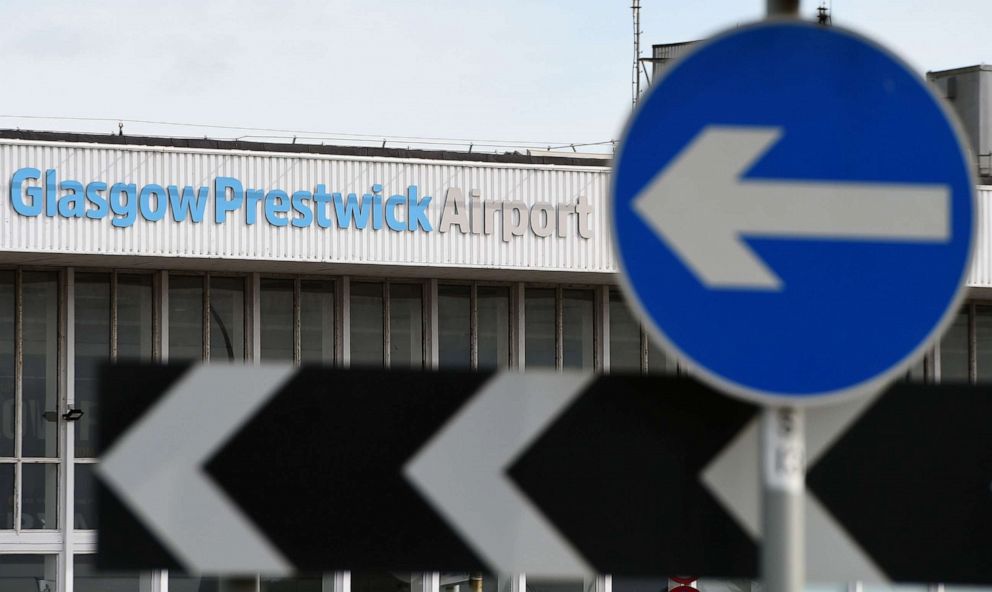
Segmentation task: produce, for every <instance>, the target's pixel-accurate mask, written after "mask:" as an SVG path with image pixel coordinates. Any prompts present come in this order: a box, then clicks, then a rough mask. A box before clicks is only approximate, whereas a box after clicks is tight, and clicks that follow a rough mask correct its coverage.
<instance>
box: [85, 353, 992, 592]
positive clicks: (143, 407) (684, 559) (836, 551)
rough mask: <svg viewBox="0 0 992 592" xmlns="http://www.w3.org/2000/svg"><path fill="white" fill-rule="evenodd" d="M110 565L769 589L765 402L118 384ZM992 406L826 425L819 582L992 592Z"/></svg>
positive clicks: (589, 387)
mask: <svg viewBox="0 0 992 592" xmlns="http://www.w3.org/2000/svg"><path fill="white" fill-rule="evenodd" d="M101 392H102V393H103V397H104V399H103V400H102V404H101V409H102V411H101V439H102V441H103V446H104V451H105V452H104V454H103V455H102V462H101V465H100V469H99V472H100V475H101V479H102V480H103V485H102V486H101V492H100V500H99V503H100V506H99V510H100V516H99V520H100V525H99V527H100V538H99V555H98V561H99V564H100V566H101V567H102V568H104V569H155V568H172V569H183V570H186V571H189V572H199V573H226V574H234V573H249V572H266V573H291V572H294V571H329V570H337V569H352V570H358V571H363V570H369V571H371V570H386V571H406V570H410V571H435V570H436V571H487V572H491V573H529V574H532V575H535V576H558V577H565V576H587V575H590V574H592V573H612V574H617V575H666V574H673V573H694V574H701V575H706V576H711V577H742V578H753V577H756V571H757V556H758V544H759V543H758V541H759V540H760V536H761V533H760V529H759V525H760V519H759V518H758V508H757V504H758V502H757V500H758V499H759V491H760V486H759V482H758V464H757V457H758V445H757V433H758V428H757V423H758V418H757V416H758V409H757V408H756V407H754V406H752V405H750V404H747V403H744V402H740V401H737V400H733V399H729V398H726V397H723V396H721V395H718V394H716V393H715V392H713V391H711V390H709V389H708V388H706V387H704V386H701V385H700V384H698V383H695V382H693V381H690V380H687V379H684V378H675V377H660V376H656V377H624V376H615V375H614V376H593V375H591V374H581V373H579V374H569V373H566V374H556V373H531V372H528V373H526V374H520V373H508V372H507V373H496V374H487V373H461V372H436V373H434V372H400V371H389V372H385V371H381V370H374V371H372V370H335V369H328V368H317V367H306V368H303V369H299V370H297V369H293V368H291V367H276V366H260V367H232V366H196V367H189V368H186V367H178V366H115V367H108V368H107V369H106V371H105V373H104V376H103V389H102V391H101ZM990 412H992V395H990V394H989V393H987V392H986V391H984V390H981V389H977V388H971V387H933V386H916V385H897V386H895V387H893V388H892V389H890V391H889V392H888V393H886V394H885V395H883V396H880V397H876V398H874V399H862V400H859V401H857V402H853V403H849V404H846V405H843V406H833V407H829V408H823V409H812V410H809V411H808V412H807V435H808V444H807V451H808V456H809V461H810V465H811V469H810V472H809V479H808V484H809V495H807V496H806V521H807V571H808V573H809V575H810V578H811V579H813V580H820V581H827V580H830V581H838V580H851V579H862V580H868V581H889V580H898V581H944V582H972V583H988V582H992V537H988V536H986V533H987V531H988V530H989V528H990V527H992V491H990V489H989V481H990V479H992V422H989V421H988V418H990V417H992V413H990Z"/></svg>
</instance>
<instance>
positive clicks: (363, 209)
mask: <svg viewBox="0 0 992 592" xmlns="http://www.w3.org/2000/svg"><path fill="white" fill-rule="evenodd" d="M332 195H333V197H334V213H335V215H336V216H337V218H338V228H348V227H349V226H352V225H354V227H355V229H356V230H362V229H364V228H365V227H366V226H367V225H368V223H369V215H370V214H371V213H372V204H371V203H369V202H367V201H365V200H364V199H363V200H362V201H361V205H359V201H358V196H357V195H355V194H354V193H349V194H348V199H347V201H343V200H342V199H341V194H340V193H334V194H332Z"/></svg>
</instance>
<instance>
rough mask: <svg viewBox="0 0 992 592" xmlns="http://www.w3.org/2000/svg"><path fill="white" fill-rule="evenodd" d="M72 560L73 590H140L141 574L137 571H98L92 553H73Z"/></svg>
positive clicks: (128, 591) (99, 591)
mask: <svg viewBox="0 0 992 592" xmlns="http://www.w3.org/2000/svg"><path fill="white" fill-rule="evenodd" d="M73 560H74V563H73V575H72V582H73V592H140V590H141V576H140V575H139V574H138V573H137V572H106V571H99V572H98V571H97V570H96V561H95V559H94V557H93V555H75V556H74V557H73Z"/></svg>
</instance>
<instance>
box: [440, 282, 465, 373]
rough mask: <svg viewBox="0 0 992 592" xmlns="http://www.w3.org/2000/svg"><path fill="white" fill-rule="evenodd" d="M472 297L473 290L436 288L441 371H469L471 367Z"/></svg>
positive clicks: (455, 287)
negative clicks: (451, 369)
mask: <svg viewBox="0 0 992 592" xmlns="http://www.w3.org/2000/svg"><path fill="white" fill-rule="evenodd" d="M471 296H472V288H471V287H470V286H438V288H437V334H438V345H437V350H438V365H439V366H440V367H441V368H468V367H469V366H471V365H472V352H471V347H470V346H471V343H470V342H471V338H472V335H471V317H472V302H471Z"/></svg>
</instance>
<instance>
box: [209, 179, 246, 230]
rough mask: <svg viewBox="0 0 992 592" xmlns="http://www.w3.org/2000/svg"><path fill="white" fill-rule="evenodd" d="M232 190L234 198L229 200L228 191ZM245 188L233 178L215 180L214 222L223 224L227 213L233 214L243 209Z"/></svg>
mask: <svg viewBox="0 0 992 592" xmlns="http://www.w3.org/2000/svg"><path fill="white" fill-rule="evenodd" d="M228 189H230V190H231V192H232V194H233V196H232V198H231V199H227V190H228ZM244 194H245V188H244V187H243V186H242V185H241V181H238V180H237V179H235V178H233V177H217V178H216V179H214V222H216V223H217V224H223V223H224V219H225V218H227V212H233V211H235V210H237V209H238V208H240V207H241V204H242V202H244V200H245V195H244Z"/></svg>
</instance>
